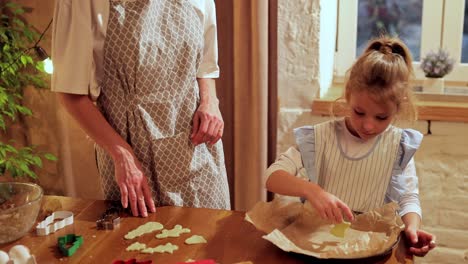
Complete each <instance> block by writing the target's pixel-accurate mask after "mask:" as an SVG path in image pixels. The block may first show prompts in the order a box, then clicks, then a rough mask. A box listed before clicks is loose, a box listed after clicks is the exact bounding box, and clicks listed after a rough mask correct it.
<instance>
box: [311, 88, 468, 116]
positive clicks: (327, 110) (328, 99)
mask: <svg viewBox="0 0 468 264" xmlns="http://www.w3.org/2000/svg"><path fill="white" fill-rule="evenodd" d="M339 95H341V88H339V87H334V88H332V89H330V90H329V91H328V93H327V95H325V96H324V97H323V98H319V99H315V100H314V102H313V103H312V113H313V114H315V115H331V107H332V105H333V104H334V103H335V99H336V98H338V97H339ZM415 97H416V101H417V102H416V107H417V109H418V120H433V121H449V122H468V96H464V95H453V94H424V93H417V92H416V93H415ZM336 109H340V110H338V111H337V112H336V113H335V114H336V115H338V116H343V115H344V114H345V113H344V111H343V110H341V109H343V107H337V108H336Z"/></svg>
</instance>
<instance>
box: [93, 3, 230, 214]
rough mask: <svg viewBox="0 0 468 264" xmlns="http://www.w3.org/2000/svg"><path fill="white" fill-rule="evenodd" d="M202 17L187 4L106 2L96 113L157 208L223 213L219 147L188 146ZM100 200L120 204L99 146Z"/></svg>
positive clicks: (225, 205)
mask: <svg viewBox="0 0 468 264" xmlns="http://www.w3.org/2000/svg"><path fill="white" fill-rule="evenodd" d="M203 28H204V25H203V16H200V10H197V9H196V7H195V6H194V5H193V4H192V3H191V1H187V0H136V1H135V0H126V1H124V0H122V1H119V0H112V1H110V16H109V22H108V28H107V33H106V41H105V45H104V79H103V82H102V87H101V94H100V96H99V98H98V102H97V103H98V107H99V108H100V110H101V112H102V113H103V114H104V116H105V117H106V119H107V120H108V122H109V123H110V124H111V126H112V127H113V128H114V129H115V130H116V131H117V132H118V133H119V134H120V135H121V136H122V138H123V139H125V140H126V141H127V142H128V143H129V144H130V145H131V146H132V148H133V150H134V152H135V155H136V157H137V158H138V160H139V161H140V162H141V164H142V166H143V171H144V173H145V174H146V176H147V178H148V183H149V185H150V187H151V189H152V192H153V198H154V201H155V204H156V205H157V206H163V205H177V206H190V207H208V208H222V209H229V208H230V202H229V188H228V183H227V177H226V169H225V165H224V154H223V146H222V143H221V141H218V142H217V143H216V144H215V145H213V146H211V147H209V146H207V145H206V144H201V145H198V146H194V145H193V144H192V143H191V142H190V138H189V137H190V133H191V129H192V118H193V115H194V113H195V111H196V109H197V107H198V103H199V88H198V84H197V79H196V74H197V69H198V67H199V64H200V62H201V59H202V55H203V43H204V37H203V34H204V29H203ZM97 160H98V168H99V172H100V174H101V179H102V187H103V190H104V193H105V198H106V199H111V200H120V191H119V187H118V185H117V183H116V181H115V177H114V165H113V162H112V159H111V158H110V156H108V155H107V154H106V152H105V151H104V150H103V149H101V148H99V147H97Z"/></svg>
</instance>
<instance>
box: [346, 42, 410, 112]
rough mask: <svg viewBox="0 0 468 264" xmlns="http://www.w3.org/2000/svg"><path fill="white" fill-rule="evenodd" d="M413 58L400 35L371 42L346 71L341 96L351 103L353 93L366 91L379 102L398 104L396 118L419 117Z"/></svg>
mask: <svg viewBox="0 0 468 264" xmlns="http://www.w3.org/2000/svg"><path fill="white" fill-rule="evenodd" d="M412 61H413V60H412V57H411V53H410V51H409V49H408V47H407V46H406V45H405V44H404V43H403V42H402V41H401V40H400V39H398V38H391V37H386V36H383V37H379V38H376V39H373V40H371V41H369V44H368V46H367V48H366V49H365V50H364V52H363V53H362V55H361V56H359V58H358V59H357V60H356V61H355V62H354V64H353V66H352V67H351V68H350V69H349V70H348V71H347V73H346V81H345V90H344V96H343V98H342V99H345V100H346V102H349V98H350V95H351V94H352V93H354V92H366V93H369V94H370V95H371V96H372V97H373V98H374V99H375V100H376V101H377V102H381V103H386V104H387V103H389V102H393V103H395V105H396V106H397V117H399V118H402V119H405V120H409V121H414V120H416V118H417V111H416V107H415V105H414V99H413V93H412V89H411V84H410V81H411V79H412V78H413V76H414V75H413V65H412Z"/></svg>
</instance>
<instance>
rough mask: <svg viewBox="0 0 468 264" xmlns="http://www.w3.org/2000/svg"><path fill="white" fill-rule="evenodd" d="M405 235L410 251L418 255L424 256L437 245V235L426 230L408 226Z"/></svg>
mask: <svg viewBox="0 0 468 264" xmlns="http://www.w3.org/2000/svg"><path fill="white" fill-rule="evenodd" d="M405 235H406V238H407V241H408V243H409V251H410V252H411V253H412V254H414V255H416V256H419V257H424V256H425V255H426V254H427V253H428V252H429V251H430V250H431V249H433V248H435V246H436V243H435V236H434V235H432V234H431V233H428V232H426V231H423V230H418V229H417V228H413V227H411V226H407V227H406V228H405Z"/></svg>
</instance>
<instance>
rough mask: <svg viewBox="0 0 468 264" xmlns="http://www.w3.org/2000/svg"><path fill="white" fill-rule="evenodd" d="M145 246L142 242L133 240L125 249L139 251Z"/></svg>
mask: <svg viewBox="0 0 468 264" xmlns="http://www.w3.org/2000/svg"><path fill="white" fill-rule="evenodd" d="M145 248H146V245H145V244H143V243H140V242H135V243H133V244H131V245H130V246H128V247H127V249H125V250H127V251H140V250H142V249H145Z"/></svg>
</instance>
